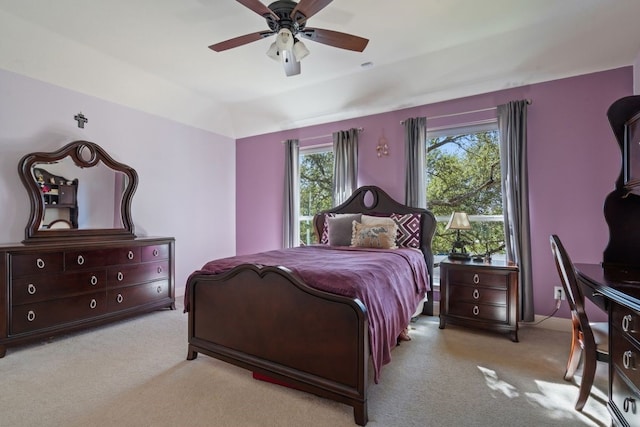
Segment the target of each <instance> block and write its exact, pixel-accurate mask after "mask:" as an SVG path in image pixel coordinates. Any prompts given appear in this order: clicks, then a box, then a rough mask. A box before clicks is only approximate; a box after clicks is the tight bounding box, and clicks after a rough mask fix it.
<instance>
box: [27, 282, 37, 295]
mask: <svg viewBox="0 0 640 427" xmlns="http://www.w3.org/2000/svg"><path fill="white" fill-rule="evenodd" d="M36 291H37V289H36V285H34V284H33V283H29V285H28V286H27V292H29V295H33V294H35V293H36Z"/></svg>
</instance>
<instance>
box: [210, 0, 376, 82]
mask: <svg viewBox="0 0 640 427" xmlns="http://www.w3.org/2000/svg"><path fill="white" fill-rule="evenodd" d="M236 1H237V2H238V3H240V4H242V5H243V6H245V7H247V8H249V9H251V10H252V11H254V12H255V13H257V14H258V15H260V16H262V17H263V18H264V19H266V21H267V25H268V26H269V29H268V30H265V31H257V32H255V33H251V34H245V35H244V36H240V37H234V38H232V39H229V40H225V41H223V42H220V43H216V44H212V45H211V46H209V49H211V50H214V51H216V52H222V51H224V50H227V49H232V48H234V47H239V46H242V45H245V44H247V43H251V42H254V41H257V40H261V39H263V38H265V37H269V36H272V35H274V34H276V35H277V36H276V41H275V42H273V43H272V44H271V46H270V47H269V50H268V51H267V55H268V56H269V57H271V58H272V59H275V60H277V61H281V62H282V64H283V66H284V71H285V74H286V75H287V76H294V75H296V74H300V60H301V59H302V58H304V57H305V56H307V55H309V50H308V49H307V47H306V46H305V45H304V44H303V43H302V42H301V41H300V40H298V38H297V37H304V38H307V39H309V40H313V41H315V42H318V43H323V44H326V45H329V46H334V47H339V48H341V49H347V50H353V51H356V52H362V51H363V50H364V48H365V47H366V46H367V43H369V40H368V39H365V38H362V37H358V36H354V35H351V34H346V33H341V32H339V31H332V30H323V29H321V28H309V27H307V26H306V25H307V20H308V19H309V18H311V17H312V16H313V15H315V14H316V13H318V12H319V11H321V10H322V9H324V8H325V7H326V6H327V5H329V3H331V2H332V1H333V0H300V1H299V2H298V3H296V2H295V1H291V0H278V1H274V2H273V3H271V4H270V5H269V6H268V7H267V6H265V5H264V4H263V3H262V2H260V1H259V0H236Z"/></svg>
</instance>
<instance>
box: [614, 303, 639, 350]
mask: <svg viewBox="0 0 640 427" xmlns="http://www.w3.org/2000/svg"><path fill="white" fill-rule="evenodd" d="M611 326H613V327H614V328H616V327H617V328H618V329H619V330H621V331H622V332H623V333H624V334H625V335H627V336H629V337H632V338H633V339H635V340H636V341H637V342H639V343H640V314H638V313H637V312H635V311H633V310H631V309H629V308H627V307H624V306H621V305H618V304H611Z"/></svg>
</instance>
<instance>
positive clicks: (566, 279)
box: [550, 234, 595, 348]
mask: <svg viewBox="0 0 640 427" xmlns="http://www.w3.org/2000/svg"><path fill="white" fill-rule="evenodd" d="M550 243H551V252H553V256H554V259H555V262H556V268H557V269H558V275H559V276H560V281H561V282H562V287H563V288H564V293H565V295H566V296H567V302H568V303H569V307H570V308H571V319H572V321H573V323H574V326H578V327H579V329H580V331H581V332H582V334H583V339H584V341H588V342H590V343H593V346H594V347H593V348H595V339H594V337H593V332H592V331H591V326H590V325H589V319H588V318H587V313H586V312H585V309H584V294H583V293H582V289H581V288H580V286H579V285H578V278H577V275H576V271H575V269H574V267H573V263H572V262H571V258H569V254H568V253H567V251H566V250H565V248H564V246H563V245H562V242H561V241H560V238H559V237H558V236H557V235H555V234H553V235H551V238H550Z"/></svg>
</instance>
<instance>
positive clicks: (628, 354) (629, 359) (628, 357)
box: [622, 350, 635, 369]
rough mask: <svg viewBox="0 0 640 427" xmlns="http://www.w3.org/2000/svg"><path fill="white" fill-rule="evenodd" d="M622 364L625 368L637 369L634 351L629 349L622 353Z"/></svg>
mask: <svg viewBox="0 0 640 427" xmlns="http://www.w3.org/2000/svg"><path fill="white" fill-rule="evenodd" d="M622 365H623V366H624V368H625V369H635V360H634V357H633V351H631V350H627V351H625V352H624V353H623V354H622Z"/></svg>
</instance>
